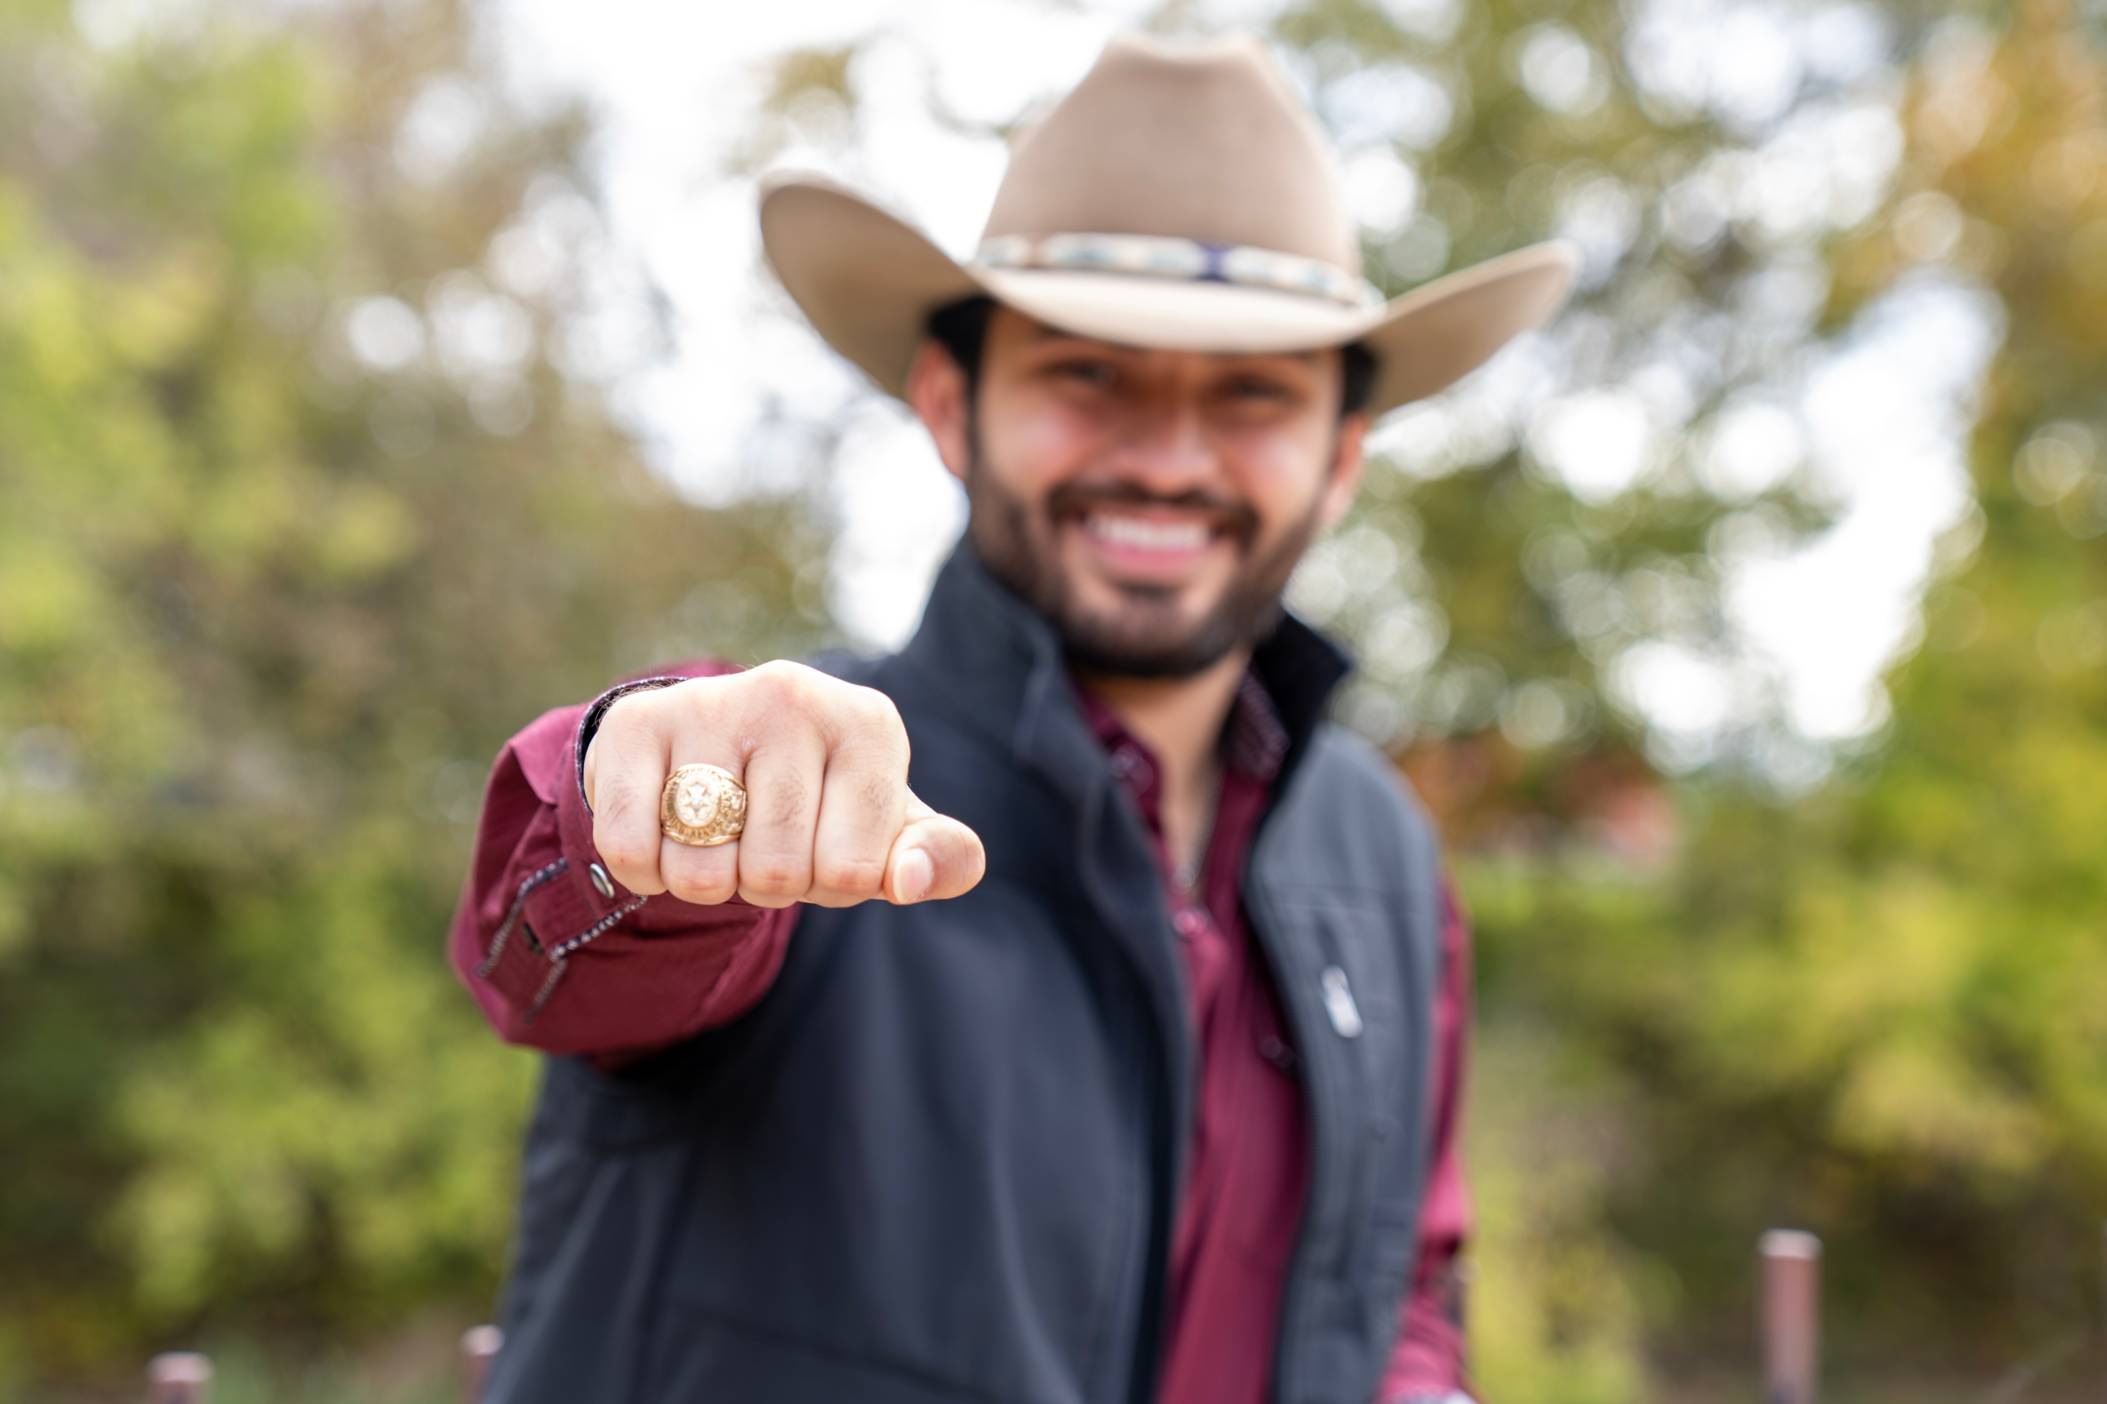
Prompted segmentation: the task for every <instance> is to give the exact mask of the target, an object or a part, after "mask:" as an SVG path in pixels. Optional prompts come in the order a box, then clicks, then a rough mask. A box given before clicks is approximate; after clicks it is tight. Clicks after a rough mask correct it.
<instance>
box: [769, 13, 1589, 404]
mask: <svg viewBox="0 0 2107 1404" xmlns="http://www.w3.org/2000/svg"><path fill="white" fill-rule="evenodd" d="M761 241H762V246H763V248H764V249H765V250H766V252H767V255H768V260H769V262H770V263H771V264H772V265H774V267H775V270H776V274H777V276H778V277H780V278H781V279H782V280H783V286H784V287H785V288H786V289H788V290H789V293H790V296H791V297H792V298H793V299H795V300H796V302H797V304H798V306H799V307H800V308H802V309H803V310H804V313H805V315H806V317H808V318H809V319H810V320H811V322H812V325H813V326H814V327H815V328H816V329H817V330H818V331H819V334H820V335H821V336H823V337H825V338H826V339H827V341H828V342H829V343H831V344H832V345H833V347H834V348H835V349H836V350H837V351H839V352H841V354H842V355H844V356H846V357H848V358H849V359H850V360H851V361H853V362H855V363H856V364H857V365H858V366H861V367H862V368H863V369H864V370H865V371H867V372H868V373H869V374H870V376H871V378H872V379H873V380H875V381H876V382H877V383H878V384H879V385H880V386H881V387H882V388H884V389H885V390H887V391H889V392H890V393H892V394H894V395H901V394H902V393H903V391H904V389H905V386H906V382H907V369H908V366H909V364H910V363H911V362H912V360H913V357H914V351H915V348H916V346H917V344H918V343H919V342H920V341H921V339H922V337H923V335H924V331H925V326H926V322H927V319H928V316H929V314H930V313H931V312H932V311H934V310H936V309H937V308H938V307H940V306H942V305H944V304H945V303H948V302H952V301H955V300H957V299H959V298H964V297H970V296H973V295H975V294H978V293H986V294H988V295H990V296H992V297H994V298H995V299H997V300H998V301H1000V302H1003V303H1006V304H1008V305H1009V306H1011V307H1014V308H1016V309H1017V310H1019V311H1021V312H1024V313H1026V314H1027V315H1029V316H1032V317H1035V318H1037V319H1038V320H1040V321H1042V322H1046V323H1048V324H1050V325H1053V326H1057V327H1060V328H1063V329H1064V330H1067V331H1070V332H1075V333H1079V334H1081V335H1084V336H1089V337H1094V338H1097V339H1100V340H1105V341H1117V342H1123V343H1127V344H1131V345H1138V346H1150V347H1163V348H1169V349H1176V350H1192V351H1214V352H1230V351H1241V352H1270V351H1304V350H1311V349H1314V348H1318V347H1324V346H1342V345H1345V344H1347V343H1350V342H1360V343H1361V344H1362V345H1364V346H1366V347H1367V348H1368V349H1369V350H1370V351H1371V352H1373V353H1374V354H1375V357H1376V360H1377V370H1376V375H1375V383H1374V386H1373V391H1372V396H1371V400H1370V404H1369V408H1370V410H1371V411H1372V412H1374V413H1375V414H1381V413H1382V412H1383V411H1385V410H1388V409H1392V408H1394V407H1396V406H1398V405H1401V404H1404V403H1405V402H1406V401H1408V400H1416V399H1419V398H1421V397H1422V396H1425V395H1431V394H1433V393H1434V392H1436V391H1438V390H1440V389H1442V388H1443V387H1445V386H1447V385H1449V384H1451V383H1453V382H1454V381H1456V380H1457V379H1459V378H1461V377H1462V376H1464V375H1466V374H1468V373H1469V372H1470V371H1472V370H1473V369H1475V368H1476V367H1478V366H1479V365H1481V364H1483V363H1484V362H1485V361H1486V360H1487V359H1488V358H1489V357H1490V356H1491V355H1492V354H1493V353H1494V352H1495V351H1497V350H1499V349H1500V347H1501V346H1503V345H1505V344H1506V342H1507V341H1508V340H1509V339H1510V338H1512V337H1514V336H1515V335H1516V334H1518V333H1520V332H1524V331H1527V330H1529V329H1530V328H1532V327H1535V326H1537V325H1539V324H1540V323H1542V322H1543V321H1544V320H1545V319H1547V318H1548V317H1550V315H1551V314H1552V313H1553V312H1554V311H1556V310H1557V308H1558V306H1559V304H1560V303H1561V302H1563V301H1564V299H1565V295H1566V290H1567V288H1568V286H1569V285H1570V283H1571V281H1572V277H1573V270H1574V268H1575V266H1576V263H1577V261H1578V260H1577V255H1576V252H1575V250H1574V249H1573V246H1572V245H1570V244H1568V243H1566V242H1565V241H1563V240H1552V241H1549V242H1546V243H1541V244H1533V245H1531V246H1529V247H1528V248H1524V249H1519V250H1516V251H1515V252H1513V253H1509V254H1504V255H1502V256H1500V257H1498V258H1493V259H1488V260H1486V261H1485V262H1483V263H1479V264H1476V265H1473V266H1472V267H1469V268H1465V269H1462V270H1461V271H1459V272H1455V273H1451V274H1449V275H1447V276H1446V277H1443V278H1438V279H1436V280H1435V281H1433V282H1431V283H1427V284H1425V285H1424V286H1422V287H1418V288H1415V289H1413V290H1412V291H1411V292H1409V293H1406V294H1405V295H1404V296H1402V297H1399V298H1395V299H1393V300H1391V301H1388V302H1385V301H1384V300H1383V297H1382V294H1381V293H1379V292H1378V291H1377V290H1376V289H1375V288H1374V287H1373V286H1371V285H1370V284H1369V283H1368V282H1367V281H1365V280H1364V279H1363V278H1362V276H1361V272H1360V244H1359V240H1358V237H1357V235H1356V231H1355V229H1354V225H1353V220H1352V217H1351V216H1350V215H1349V214H1348V212H1347V208H1346V201H1345V195H1344V183H1343V180H1342V178H1341V176H1340V172H1339V164H1338V159H1337V157H1336V156H1335V155H1334V153H1333V152H1332V150H1331V147H1330V145H1329V144H1328V143H1327V142H1326V140H1325V138H1324V134H1323V133H1322V131H1321V130H1319V128H1318V126H1317V123H1316V121H1315V120H1314V119H1313V118H1312V117H1311V116H1310V114H1309V112H1308V110H1307V109H1306V108H1305V107H1304V106H1303V104H1302V102H1301V101H1300V99H1299V98H1298V97H1297V96H1296V94H1295V92H1294V90H1293V89H1292V88H1291V87H1290V86H1289V84H1288V81H1287V79H1286V77H1285V75H1283V74H1282V73H1281V71H1280V69H1279V68H1278V67H1277V66H1275V64H1274V62H1273V60H1272V59H1271V57H1270V56H1269V55H1268V54H1267V53H1266V51H1265V49H1264V48H1263V47H1262V46H1261V45H1260V44H1259V42H1258V41H1257V40H1255V39H1250V38H1237V39H1230V40H1221V41H1214V42H1210V43H1207V44H1204V45H1197V46H1180V45H1172V44H1169V43H1166V42H1164V41H1161V40H1156V39H1149V38H1142V37H1131V36H1130V37H1122V38H1116V39H1114V40H1113V41H1112V42H1111V43H1110V44H1108V45H1107V46H1106V47H1105V50H1104V52H1103V53H1102V54H1101V55H1100V56H1099V57H1098V60H1097V62H1096V64H1094V65H1093V66H1092V67H1091V69H1090V71H1089V72H1088V73H1086V74H1084V75H1083V79H1082V81H1081V82H1080V83H1078V84H1077V85H1076V87H1075V88H1074V90H1073V91H1071V92H1070V93H1069V94H1068V95H1067V96H1066V97H1065V98H1063V99H1062V100H1061V101H1060V102H1059V103H1058V104H1056V105H1055V106H1054V107H1053V108H1052V110H1051V111H1049V112H1048V113H1047V114H1046V115H1045V116H1044V117H1042V118H1041V119H1040V120H1039V121H1038V122H1037V123H1036V124H1034V125H1033V126H1031V127H1030V128H1029V129H1028V130H1026V131H1025V132H1024V133H1023V135H1021V136H1020V137H1019V138H1018V139H1017V141H1016V143H1015V145H1014V147H1013V148H1012V150H1011V153H1010V164H1009V169H1008V171H1007V172H1006V173H1005V174H1004V176H1003V179H1002V184H1001V186H1000V188H999V189H997V191H996V192H995V206H994V209H993V210H992V211H991V212H990V213H989V215H988V222H987V227H986V229H985V230H983V232H982V234H981V240H980V246H979V249H978V251H977V252H976V253H975V254H974V255H973V257H972V258H970V259H968V260H967V261H966V262H964V263H960V262H958V261H957V260H955V259H953V258H952V257H951V256H950V255H948V254H946V253H945V252H944V251H943V250H942V249H940V248H938V247H937V246H936V245H935V244H934V243H932V242H931V241H930V240H929V239H928V238H927V237H926V236H925V235H923V234H922V233H920V232H919V231H918V230H916V229H915V228H914V227H913V226H911V225H910V224H908V223H907V222H906V221H904V220H902V219H900V218H898V217H896V216H894V215H892V214H889V213H887V212H886V211H885V210H883V209H880V208H879V207H878V206H877V205H875V204H873V203H872V202H871V201H869V200H867V199H865V198H864V197H863V196H861V195H858V194H856V193H855V192H854V191H852V190H849V189H847V188H846V187H844V186H842V185H840V184H838V183H836V182H834V181H832V180H829V179H827V178H826V177H823V176H818V175H812V174H807V173H801V172H776V173H772V174H770V175H768V176H766V177H764V178H763V180H762V183H761Z"/></svg>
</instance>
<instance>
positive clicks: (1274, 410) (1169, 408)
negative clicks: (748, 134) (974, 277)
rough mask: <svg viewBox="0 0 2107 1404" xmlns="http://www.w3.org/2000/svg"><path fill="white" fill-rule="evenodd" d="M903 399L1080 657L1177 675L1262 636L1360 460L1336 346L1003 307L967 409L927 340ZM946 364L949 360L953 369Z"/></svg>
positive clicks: (1019, 577) (1039, 605)
mask: <svg viewBox="0 0 2107 1404" xmlns="http://www.w3.org/2000/svg"><path fill="white" fill-rule="evenodd" d="M922 354H923V360H922V361H921V362H919V363H918V365H917V367H916V372H915V378H916V382H917V383H915V384H912V385H911V387H910V396H911V398H913V399H914V400H915V403H916V408H917V410H918V411H920V412H921V413H922V414H923V418H924V419H925V421H926V422H928V423H929V425H930V428H931V431H932V432H933V433H934V434H935V435H936V438H937V442H938V447H939V449H940V451H942V452H943V455H944V459H945V462H946V464H947V465H948V466H949V467H950V468H951V470H952V471H953V472H954V473H956V474H957V475H958V476H959V477H960V478H961V479H962V480H963V481H964V482H965V485H966V493H967V499H968V502H969V504H970V509H971V521H970V524H969V527H968V531H969V533H970V534H971V536H972V539H973V545H974V546H975V548H976V549H977V551H978V553H979V555H980V557H981V559H982V560H984V561H985V562H986V563H987V565H988V567H989V569H990V570H991V571H992V572H993V573H995V574H996V575H997V576H998V577H1000V578H1001V579H1003V580H1004V581H1005V582H1006V583H1008V584H1009V585H1010V587H1011V588H1012V589H1014V590H1016V591H1017V593H1018V594H1019V595H1021V596H1022V597H1023V598H1024V599H1026V600H1027V601H1028V602H1030V603H1031V604H1032V606H1033V607H1034V608H1036V609H1037V610H1038V611H1039V612H1040V613H1041V614H1043V615H1045V616H1046V617H1047V618H1048V619H1049V620H1050V621H1052V623H1053V625H1054V627H1055V629H1056V631H1057V632H1058V633H1059V635H1060V636H1061V638H1062V640H1063V642H1064V644H1065V645H1066V647H1067V650H1068V653H1069V655H1070V657H1071V659H1072V660H1073V661H1074V662H1076V663H1077V664H1078V665H1079V666H1081V667H1084V668H1086V669H1090V670H1093V671H1099V672H1107V673H1118V674H1124V675H1128V676H1137V677H1185V676H1190V675H1192V674H1194V673H1197V672H1199V671H1201V670H1202V669H1204V668H1206V667H1208V666H1209V665H1210V664H1213V663H1214V662H1216V661H1217V660H1219V659H1221V658H1222V657H1223V656H1225V655H1226V654H1228V653H1229V652H1230V651H1231V650H1235V649H1241V648H1248V647H1249V646H1251V645H1253V644H1255V643H1257V642H1258V641H1259V640H1260V639H1262V638H1263V637H1264V636H1265V635H1266V634H1267V633H1268V632H1269V631H1270V630H1271V629H1272V627H1273V626H1274V624H1275V623H1276V622H1277V620H1278V618H1279V610H1280V595H1281V591H1282V589H1283V588H1284V587H1285V586H1286V584H1287V580H1288V576H1289V574H1290V572H1292V571H1293V569H1294V567H1295V563H1296V561H1298V560H1299V559H1300V558H1301V556H1302V553H1303V551H1304V550H1305V549H1306V548H1307V547H1308V546H1309V543H1310V541H1311V540H1312V539H1313V538H1314V537H1315V536H1316V534H1317V533H1318V532H1319V531H1320V530H1322V529H1323V528H1324V527H1326V526H1328V525H1330V524H1331V523H1332V522H1333V521H1336V520H1337V519H1338V517H1339V515H1340V514H1341V513H1343V512H1344V510H1345V508H1346V505H1347V503H1348V502H1349V501H1350V500H1351V498H1352V494H1353V489H1354V487H1355V485H1356V483H1357V482H1358V480H1359V474H1360V442H1361V437H1362V434H1363V433H1364V432H1365V429H1366V420H1365V417H1363V416H1359V415H1356V416H1352V417H1349V418H1348V419H1347V420H1345V421H1341V420H1340V418H1339V414H1338V405H1339V390H1340V386H1339V377H1340V374H1341V369H1340V356H1339V353H1338V352H1337V351H1336V350H1324V351H1315V352H1303V353H1281V354H1270V355H1212V354H1205V353H1201V352H1192V351H1164V350H1152V349H1142V348H1137V347H1131V346H1123V345H1118V344H1115V343H1111V342H1104V341H1095V340H1090V339H1087V338H1084V337H1079V336H1074V335H1070V334H1068V333H1066V332H1062V331H1058V330H1056V329H1054V328H1052V327H1049V326H1047V325H1045V324H1043V323H1040V322H1037V321H1034V320H1032V319H1031V318H1029V317H1026V316H1024V315H1023V314H1022V313H1019V312H1016V311H1013V310H1011V309H1010V308H1007V307H1004V306H1001V305H997V306H996V307H995V309H994V311H993V314H992V316H991V319H990V321H989V323H988V334H987V340H986V343H985V347H984V350H983V354H982V359H981V376H980V388H979V396H978V401H977V403H976V404H972V405H968V404H966V403H965V399H964V393H965V392H964V386H963V380H964V377H963V374H962V373H961V372H959V371H958V368H957V366H956V365H955V364H953V363H952V362H951V361H950V358H949V357H948V356H947V355H945V354H944V353H943V352H941V351H939V350H936V349H935V348H934V347H931V346H925V347H924V348H923V353H922ZM947 370H948V372H949V374H948V375H947V374H946V371H947Z"/></svg>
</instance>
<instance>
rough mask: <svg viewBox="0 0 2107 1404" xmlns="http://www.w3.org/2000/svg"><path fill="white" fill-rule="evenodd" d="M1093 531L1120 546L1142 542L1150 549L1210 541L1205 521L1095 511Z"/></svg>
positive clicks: (1192, 546) (1189, 548)
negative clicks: (1151, 518) (1155, 519)
mask: <svg viewBox="0 0 2107 1404" xmlns="http://www.w3.org/2000/svg"><path fill="white" fill-rule="evenodd" d="M1088 526H1089V530H1090V534H1091V535H1092V536H1095V537H1098V538H1099V539H1101V540H1104V541H1110V542H1113V543H1115V544H1116V545H1120V546H1138V547H1140V548H1142V549H1143V550H1148V551H1193V550H1197V549H1199V548H1200V547H1202V546H1205V545H1206V544H1207V538H1208V535H1209V532H1208V529H1207V525H1206V524H1205V523H1204V522H1151V521H1144V520H1142V519H1141V518H1139V517H1115V516H1109V515H1106V514H1104V513H1095V512H1094V513H1092V514H1091V516H1090V519H1089V522H1088Z"/></svg>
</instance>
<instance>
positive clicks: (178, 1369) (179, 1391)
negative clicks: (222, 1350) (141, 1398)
mask: <svg viewBox="0 0 2107 1404" xmlns="http://www.w3.org/2000/svg"><path fill="white" fill-rule="evenodd" d="M211 1380H212V1361H211V1360H210V1359H208V1358H207V1357H205V1356H203V1355H200V1354H198V1353H197V1352H196V1351H191V1350H171V1351H166V1352H164V1353H162V1354H160V1355H157V1356H155V1357H154V1358H153V1359H151V1360H149V1361H147V1362H146V1386H147V1391H148V1393H147V1399H148V1401H149V1404H205V1386H206V1385H207V1384H209V1383H210V1382H211Z"/></svg>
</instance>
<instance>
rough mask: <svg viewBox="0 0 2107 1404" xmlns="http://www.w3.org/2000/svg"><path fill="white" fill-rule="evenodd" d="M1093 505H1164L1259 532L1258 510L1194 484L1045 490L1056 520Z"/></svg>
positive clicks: (1247, 536) (1239, 534) (1240, 531)
mask: <svg viewBox="0 0 2107 1404" xmlns="http://www.w3.org/2000/svg"><path fill="white" fill-rule="evenodd" d="M1093 507H1162V508H1167V509H1171V510H1175V511H1180V512H1198V513H1201V514H1203V515H1205V516H1209V517H1213V518H1214V519H1215V520H1216V521H1217V522H1218V523H1219V524H1220V525H1221V526H1222V527H1223V529H1224V530H1225V531H1227V532H1228V533H1229V534H1230V535H1231V536H1233V537H1235V538H1237V539H1238V540H1240V541H1244V542H1249V541H1250V540H1251V539H1252V538H1253V537H1255V536H1256V535H1257V534H1258V513H1257V512H1255V511H1253V510H1252V509H1251V508H1250V507H1248V506H1246V505H1245V504H1243V503H1241V502H1232V501H1230V500H1229V499H1227V498H1223V497H1216V496H1214V495H1212V494H1210V493H1205V492H1202V491H1200V490H1199V489H1197V488H1195V489H1193V490H1191V491H1189V492H1181V493H1176V494H1173V495H1171V496H1168V497H1166V496H1163V495H1162V494H1160V493H1153V492H1150V491H1148V490H1147V489H1146V488H1143V487H1140V486H1138V485H1136V484H1134V483H1097V484H1088V483H1063V484H1061V485H1060V486H1059V487H1057V488H1054V489H1053V490H1052V491H1050V492H1048V493H1047V494H1046V510H1047V513H1048V515H1050V516H1052V517H1053V518H1054V519H1055V520H1057V521H1058V520H1060V519H1061V518H1064V517H1080V516H1083V515H1085V514H1087V513H1088V512H1089V511H1090V509H1091V508H1093Z"/></svg>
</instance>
